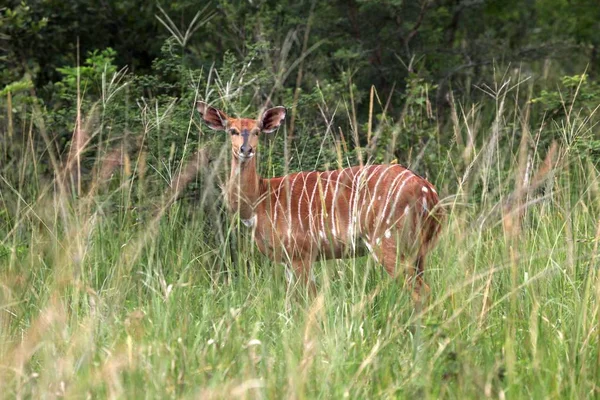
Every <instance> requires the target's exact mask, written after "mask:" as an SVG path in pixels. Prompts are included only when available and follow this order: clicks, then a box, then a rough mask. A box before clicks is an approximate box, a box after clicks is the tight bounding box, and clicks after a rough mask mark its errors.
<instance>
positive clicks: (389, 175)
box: [196, 101, 442, 300]
mask: <svg viewBox="0 0 600 400" xmlns="http://www.w3.org/2000/svg"><path fill="white" fill-rule="evenodd" d="M196 108H197V110H198V112H199V113H200V115H201V116H202V119H203V120H204V122H205V123H206V124H207V125H208V126H209V127H210V128H211V129H214V130H219V131H227V132H228V133H229V137H230V139H231V151H232V153H233V156H232V160H231V176H230V180H229V184H228V185H227V191H228V206H229V208H230V210H231V211H232V212H234V213H235V212H237V213H238V214H239V217H240V219H241V221H242V222H243V223H244V224H245V225H246V226H249V227H252V229H254V238H255V241H256V244H257V245H258V248H259V249H260V251H261V252H262V253H263V254H265V255H267V256H268V257H269V258H270V259H271V260H273V261H275V262H278V263H284V264H286V266H291V267H292V268H291V269H292V270H293V271H294V272H295V274H296V276H298V277H299V278H300V279H301V280H302V281H304V282H305V284H307V285H309V288H310V290H311V291H314V289H315V287H314V279H312V276H313V275H312V274H311V271H310V269H311V266H312V264H313V263H314V262H315V261H316V260H317V259H319V258H321V259H332V258H343V257H351V256H355V255H362V254H363V253H364V250H362V249H363V248H365V247H366V249H368V251H369V252H370V253H371V254H372V255H373V257H374V258H375V259H376V260H377V261H378V262H380V263H381V264H383V266H384V267H385V270H386V271H387V273H388V274H389V275H391V276H392V277H396V276H398V275H400V273H401V272H402V271H401V270H400V268H399V266H400V265H403V264H405V265H407V268H406V270H407V274H406V277H407V281H408V282H409V283H410V285H411V287H412V288H413V297H414V298H415V299H417V300H418V299H419V298H420V294H421V292H423V291H424V292H428V291H429V287H428V286H427V284H426V283H425V282H424V281H423V272H424V269H425V256H426V254H427V252H428V251H429V250H430V249H431V248H432V246H433V245H434V242H435V240H436V237H437V236H438V233H439V231H440V227H441V217H442V213H441V209H440V207H439V205H438V202H439V199H438V195H437V193H436V191H435V189H434V188H433V186H432V185H431V183H429V182H428V181H427V180H425V179H424V178H422V177H420V176H418V175H416V174H415V173H413V172H412V171H410V170H409V169H407V168H405V167H403V166H400V165H367V166H363V167H360V166H356V167H351V168H345V169H341V170H336V171H324V172H318V171H310V172H298V173H294V174H289V175H286V176H283V177H278V178H271V179H265V178H261V177H259V176H258V174H257V172H256V157H255V156H256V151H257V147H258V138H259V135H260V134H261V133H271V132H273V131H275V130H276V129H277V128H278V127H279V126H280V125H281V123H282V122H283V120H284V119H285V115H286V109H285V108H284V107H274V108H271V109H268V110H266V111H265V112H264V113H263V114H262V115H261V116H260V118H259V119H249V118H232V117H229V116H228V115H226V114H225V113H224V112H223V111H221V110H218V109H216V108H214V107H211V106H209V105H208V104H206V103H204V102H201V101H199V102H197V104H196Z"/></svg>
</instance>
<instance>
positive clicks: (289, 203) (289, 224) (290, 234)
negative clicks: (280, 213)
mask: <svg viewBox="0 0 600 400" xmlns="http://www.w3.org/2000/svg"><path fill="white" fill-rule="evenodd" d="M300 174H301V173H300V172H299V173H297V174H296V176H295V177H294V180H293V181H292V183H291V185H290V186H289V190H288V193H287V202H288V216H289V219H288V221H287V224H288V228H287V236H288V240H289V239H291V237H292V194H293V193H294V185H295V184H296V179H298V177H299V176H300Z"/></svg>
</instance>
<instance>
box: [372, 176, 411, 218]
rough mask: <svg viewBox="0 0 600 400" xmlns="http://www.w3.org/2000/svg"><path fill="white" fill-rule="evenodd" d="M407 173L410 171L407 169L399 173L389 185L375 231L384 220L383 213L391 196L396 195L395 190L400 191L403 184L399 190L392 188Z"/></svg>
mask: <svg viewBox="0 0 600 400" xmlns="http://www.w3.org/2000/svg"><path fill="white" fill-rule="evenodd" d="M407 172H410V171H409V170H407V169H405V170H404V171H402V172H400V173H399V174H398V176H397V177H396V178H395V179H394V180H393V181H392V184H391V185H390V187H389V189H388V194H387V198H386V199H385V204H384V205H383V210H382V211H381V214H380V216H379V218H378V220H377V221H378V223H377V225H376V229H377V228H379V225H380V224H381V221H383V220H384V219H385V216H386V215H385V212H386V210H387V207H388V205H389V204H390V199H391V198H392V195H394V193H396V194H397V192H396V190H397V191H402V186H403V185H404V183H403V184H402V185H401V186H400V187H399V188H396V190H394V186H395V185H397V183H398V181H399V180H400V179H402V178H403V177H404V175H405V174H406V173H407ZM409 178H410V177H409ZM407 179H408V178H407ZM393 210H394V209H393V208H392V210H391V212H393ZM388 220H389V218H388ZM388 224H389V222H388Z"/></svg>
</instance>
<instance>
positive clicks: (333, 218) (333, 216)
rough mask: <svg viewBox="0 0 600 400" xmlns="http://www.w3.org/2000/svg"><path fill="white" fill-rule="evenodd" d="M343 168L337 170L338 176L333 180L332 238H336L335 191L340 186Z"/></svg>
mask: <svg viewBox="0 0 600 400" xmlns="http://www.w3.org/2000/svg"><path fill="white" fill-rule="evenodd" d="M343 172H344V170H338V176H337V179H336V180H335V189H334V191H333V202H332V204H331V234H332V236H333V238H334V239H335V238H337V225H336V223H335V204H336V203H337V195H338V194H337V193H338V189H339V188H340V178H341V177H342V173H343Z"/></svg>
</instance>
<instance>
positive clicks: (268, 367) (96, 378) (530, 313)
mask: <svg viewBox="0 0 600 400" xmlns="http://www.w3.org/2000/svg"><path fill="white" fill-rule="evenodd" d="M513 83H514V81H513ZM521 86H522V85H519V84H516V85H511V84H510V83H509V80H508V78H507V79H506V80H504V81H501V82H500V84H498V85H497V86H496V87H495V88H493V89H492V88H487V89H486V90H487V91H488V92H489V95H490V99H489V100H488V101H486V102H485V104H483V103H482V104H477V105H469V104H454V105H453V107H454V109H453V113H452V115H453V118H452V120H451V122H450V123H449V124H447V125H446V126H442V127H441V128H440V132H439V136H440V137H454V141H455V145H454V146H453V147H452V150H451V151H450V152H449V153H448V154H439V157H442V159H446V160H447V161H446V162H445V163H440V164H442V165H443V167H442V168H440V169H439V170H436V171H430V179H431V180H432V181H433V182H434V184H436V186H437V187H438V188H440V192H441V194H442V197H444V204H445V206H446V208H447V209H448V219H447V221H446V224H445V227H444V230H443V233H442V236H441V239H440V242H439V244H438V246H437V248H436V249H435V250H434V251H433V253H432V254H431V256H430V258H429V262H428V269H427V271H426V280H427V281H428V283H429V285H430V286H431V289H432V290H431V296H430V298H429V300H428V302H427V304H426V305H425V306H424V308H423V309H422V310H420V311H418V312H417V311H415V307H414V304H413V302H412V300H411V297H410V293H409V291H408V290H407V289H406V288H403V285H402V280H399V281H394V280H391V279H389V278H388V277H387V275H386V274H385V273H384V271H383V268H382V267H381V266H379V265H378V264H376V263H375V262H374V260H372V259H370V258H368V257H367V258H360V259H350V260H341V261H330V262H326V263H325V262H320V263H317V264H315V267H314V269H315V272H316V276H317V282H318V287H319V292H318V295H317V296H316V297H309V298H307V297H305V296H304V291H303V290H302V289H301V288H298V287H295V286H292V287H288V286H287V284H286V281H285V278H284V271H283V268H282V267H281V266H280V265H276V264H273V263H271V262H269V261H268V260H267V259H266V258H265V257H263V256H262V255H260V254H259V252H258V250H257V249H256V248H255V246H254V245H253V243H252V242H251V237H250V234H249V232H248V231H246V230H245V229H244V228H242V227H240V225H239V224H237V222H236V221H235V220H233V219H231V218H229V217H228V216H227V215H226V214H225V212H224V211H223V210H224V207H223V203H222V199H221V194H220V189H219V185H220V184H222V183H223V179H224V177H225V176H226V175H227V172H228V168H229V166H228V157H229V150H228V149H227V148H223V149H222V150H221V152H220V153H219V152H218V151H217V152H215V151H214V149H213V151H208V150H207V149H203V148H201V149H200V150H199V151H198V153H195V150H194V151H191V150H190V151H188V152H187V154H185V158H184V159H183V160H180V161H181V166H180V167H179V168H176V169H173V170H170V175H169V176H163V179H162V180H160V179H157V180H151V179H150V178H149V177H148V176H149V171H151V170H152V169H153V168H154V169H155V170H159V169H160V168H159V166H157V165H154V166H153V165H151V164H150V165H148V155H147V154H146V153H145V150H143V149H141V150H139V151H137V152H133V153H131V152H127V150H126V146H120V145H117V146H116V147H111V146H112V145H108V144H105V143H101V144H100V145H98V150H96V153H97V155H98V156H97V159H98V161H97V162H96V163H95V166H94V169H93V171H92V172H89V173H88V175H87V176H85V175H84V174H81V173H80V170H81V163H80V161H79V160H80V156H81V155H82V154H84V153H85V151H86V150H89V149H86V148H85V146H87V144H88V143H89V141H88V140H87V138H88V137H89V136H90V135H95V134H97V132H98V130H99V129H102V127H97V126H88V127H84V126H82V125H81V124H76V125H77V127H78V128H77V129H78V130H76V132H75V135H76V137H75V139H74V140H73V147H72V148H71V152H70V156H69V157H68V161H67V163H66V164H64V165H63V164H61V162H60V160H59V157H57V156H56V157H55V158H56V159H55V160H54V161H53V165H52V171H53V176H54V178H51V177H49V176H47V175H46V176H44V175H42V174H38V173H37V172H36V171H35V166H37V165H39V164H40V163H44V162H47V159H48V156H47V155H46V154H45V153H44V154H40V153H36V152H33V151H29V150H27V149H33V148H37V147H39V146H40V145H41V146H47V150H48V151H50V152H52V151H53V150H52V146H51V145H50V143H44V142H43V140H44V138H47V137H48V135H47V134H42V135H41V136H40V138H39V139H38V136H37V135H31V134H29V132H28V131H27V130H26V129H25V130H24V131H23V132H22V137H23V138H24V140H23V145H22V147H20V148H19V149H18V150H15V151H16V152H17V153H18V154H19V158H18V159H17V161H14V162H13V163H12V164H10V165H9V166H7V167H5V168H4V169H3V171H2V175H1V177H0V178H1V180H2V183H1V192H0V200H1V202H2V211H1V215H2V216H3V221H2V224H1V235H0V236H1V237H2V249H1V250H2V254H1V258H0V336H1V340H0V387H1V388H2V392H1V394H2V396H3V397H7V398H13V397H16V398H30V397H34V398H39V397H46V398H53V397H63V396H64V397H71V398H83V397H88V398H102V397H110V398H140V397H150V398H167V397H188V398H257V397H258V398H284V397H285V398H346V397H349V398H457V399H464V398H488V397H491V398H507V397H508V398H563V397H564V398H574V397H593V396H597V395H598V386H597V382H598V381H599V380H600V352H599V348H598V345H599V339H600V333H599V332H600V331H599V330H598V323H599V322H600V321H599V317H600V303H599V300H600V281H599V280H598V276H597V275H598V239H599V238H600V213H599V209H600V202H599V199H600V197H599V192H598V171H597V170H596V168H595V167H594V166H593V165H592V164H591V163H589V162H588V161H585V160H582V159H579V158H578V157H577V156H575V155H574V153H572V152H571V151H570V148H569V144H568V142H567V141H564V142H555V143H554V144H552V145H551V146H548V147H541V146H538V143H539V142H540V137H543V135H544V133H545V129H547V127H546V125H541V126H533V127H532V126H531V121H530V120H529V117H530V113H531V110H530V109H529V105H528V103H527V102H523V101H519V100H518V96H523V93H522V92H523V90H522V88H521ZM192 107H193V105H192V104H190V124H189V129H190V131H188V132H187V134H188V135H189V134H190V132H193V130H194V129H195V127H194V126H195V124H194V122H193V118H194V117H193V115H192V114H191V110H192ZM372 108H373V107H371V109H372ZM348 115H349V116H350V115H354V114H353V113H352V112H349V113H348ZM573 115H574V116H575V114H573ZM583 117H584V116H577V117H574V118H572V119H570V118H567V120H566V121H567V122H566V125H565V126H564V130H565V137H567V136H568V133H569V132H577V131H578V130H580V128H582V126H581V124H583V123H586V122H583V121H584V120H583ZM32 118H42V119H43V115H41V114H39V113H38V114H36V116H34V117H32ZM155 118H157V120H156V121H155V122H156V123H150V122H149V123H147V124H145V125H144V126H143V127H141V128H140V129H139V134H140V135H142V136H143V135H146V134H149V133H150V131H151V130H152V129H158V128H157V127H158V126H159V125H160V123H162V122H163V121H162V120H161V121H159V120H158V119H159V118H169V117H168V116H158V115H157V116H155ZM349 118H353V117H349ZM150 119H151V118H150ZM402 122H403V121H399V122H398V126H401V124H402ZM353 125H354V126H356V124H353ZM36 126H39V124H37V125H36ZM298 129H299V128H298V127H296V134H295V135H296V136H297V137H302V135H309V134H311V133H309V132H299V131H298ZM369 129H371V128H370V127H369ZM326 130H327V129H326V128H325V127H324V128H323V132H325V131H326ZM94 132H95V133H94ZM327 132H328V133H327V134H329V135H336V134H337V133H336V132H334V130H327ZM399 132H401V130H400V131H399ZM42 133H43V132H42ZM181 134H182V135H185V134H186V132H182V133H181ZM279 134H280V135H284V134H285V132H280V133H279ZM312 134H318V133H314V132H313V133H312ZM77 135H80V136H77ZM86 135H88V136H86ZM373 135H374V136H375V137H376V136H377V135H378V133H377V132H374V133H373ZM347 137H351V135H350V134H348V135H347ZM36 141H37V142H36ZM39 141H42V143H39ZM34 142H35V143H34ZM328 143H329V141H326V140H323V146H329V144H328ZM331 143H333V144H332V146H334V145H335V144H334V143H335V141H332V142H331ZM288 145H289V146H294V143H288ZM77 146H79V147H77ZM296 146H298V147H297V148H295V149H293V151H292V153H294V154H297V153H301V152H302V151H304V150H303V149H302V147H301V146H300V145H296ZM330 150H331V151H332V152H333V153H335V152H336V151H339V149H335V148H333V149H330ZM427 151H438V152H440V150H439V149H429V150H427ZM88 153H89V152H88ZM268 153H269V150H268V149H267V148H266V146H265V145H263V149H262V154H263V157H266V156H267V154H268ZM365 154H366V155H368V153H365ZM209 158H210V159H211V160H213V161H212V162H210V163H209V162H208V159H209ZM389 158H390V159H391V158H393V157H392V155H389ZM73 160H77V161H76V162H73ZM400 162H403V160H400ZM303 167H304V168H307V169H308V168H313V167H314V165H304V166H303ZM32 168H33V170H32ZM286 169H287V167H286ZM266 170H267V171H268V170H270V167H269V168H266ZM111 176H112V178H110V177H111ZM32 177H35V178H32ZM191 182H194V183H195V184H196V185H197V186H199V187H200V189H199V191H198V194H197V195H196V196H195V199H193V200H190V199H185V198H183V199H182V197H185V193H186V190H187V189H186V187H188V185H189V184H190V183H191ZM155 193H158V194H155Z"/></svg>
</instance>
